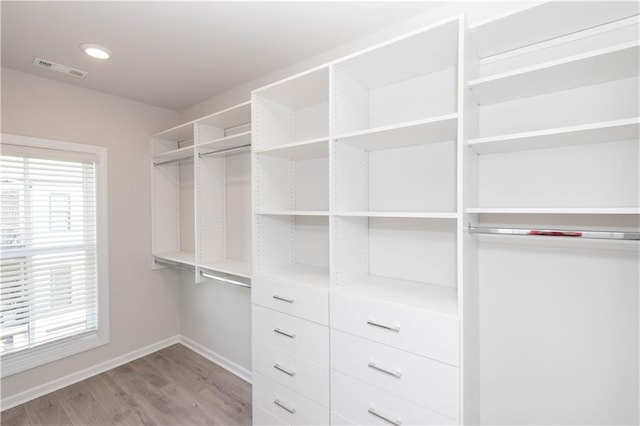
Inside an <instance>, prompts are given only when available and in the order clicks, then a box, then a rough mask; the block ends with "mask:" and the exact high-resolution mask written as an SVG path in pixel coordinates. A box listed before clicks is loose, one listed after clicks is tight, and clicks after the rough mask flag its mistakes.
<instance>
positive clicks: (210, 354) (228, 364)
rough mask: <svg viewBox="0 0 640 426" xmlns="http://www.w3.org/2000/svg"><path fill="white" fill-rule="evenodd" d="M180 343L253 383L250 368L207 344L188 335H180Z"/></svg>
mask: <svg viewBox="0 0 640 426" xmlns="http://www.w3.org/2000/svg"><path fill="white" fill-rule="evenodd" d="M180 343H182V344H183V345H184V346H186V347H187V348H189V349H191V350H192V351H194V352H195V353H197V354H200V355H202V356H203V357H205V358H207V359H208V360H209V361H211V362H213V363H214V364H218V365H219V366H220V367H222V368H224V369H225V370H227V371H229V372H230V373H233V374H235V375H236V376H238V377H239V378H241V379H242V380H244V381H245V382H247V383H251V378H252V374H251V371H250V370H247V369H246V368H244V367H242V366H241V365H239V364H236V363H235V362H233V361H231V360H230V359H228V358H225V357H223V356H222V355H220V354H219V353H217V352H214V351H212V350H211V349H209V348H207V347H205V346H202V345H201V344H200V343H198V342H196V341H194V340H191V339H189V338H188V337H185V336H180Z"/></svg>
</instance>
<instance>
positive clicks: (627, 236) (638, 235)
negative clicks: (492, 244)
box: [469, 224, 640, 240]
mask: <svg viewBox="0 0 640 426" xmlns="http://www.w3.org/2000/svg"><path fill="white" fill-rule="evenodd" d="M469 233H470V234H492V235H524V236H530V237H531V236H533V237H569V238H588V239H594V240H640V232H623V231H576V230H571V229H526V228H493V227H480V226H471V224H469Z"/></svg>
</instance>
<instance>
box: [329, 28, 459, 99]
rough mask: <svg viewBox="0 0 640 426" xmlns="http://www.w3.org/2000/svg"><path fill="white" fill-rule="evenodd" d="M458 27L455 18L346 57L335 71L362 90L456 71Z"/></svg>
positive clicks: (337, 65)
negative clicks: (447, 70) (450, 70)
mask: <svg viewBox="0 0 640 426" xmlns="http://www.w3.org/2000/svg"><path fill="white" fill-rule="evenodd" d="M458 23H459V19H458V18H457V17H456V18H454V19H451V18H448V19H445V20H443V21H440V22H436V23H434V24H433V25H431V26H429V27H428V28H424V29H422V30H419V31H416V32H413V33H410V34H407V35H404V36H401V37H398V38H395V39H392V40H390V41H388V42H385V43H381V44H379V45H377V46H373V47H371V48H369V49H366V50H365V51H363V52H362V53H358V54H355V55H352V56H349V57H346V58H345V59H344V60H342V61H341V62H339V63H337V64H336V69H337V70H339V71H340V72H343V73H344V74H346V75H347V76H349V77H350V78H351V79H353V80H354V81H355V82H357V83H358V84H359V85H361V86H362V87H365V88H367V89H374V88H377V87H383V86H388V85H390V84H394V83H398V82H401V81H405V80H409V79H412V78H415V77H418V76H421V75H427V74H431V73H433V72H436V71H441V70H444V69H447V68H451V67H455V66H456V65H457V63H458V55H457V53H458V46H457V43H458ZM417 52H419V54H418V53H417Z"/></svg>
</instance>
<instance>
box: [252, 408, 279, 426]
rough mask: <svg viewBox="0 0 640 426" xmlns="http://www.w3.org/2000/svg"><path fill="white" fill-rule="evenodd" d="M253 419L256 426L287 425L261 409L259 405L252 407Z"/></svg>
mask: <svg viewBox="0 0 640 426" xmlns="http://www.w3.org/2000/svg"><path fill="white" fill-rule="evenodd" d="M251 410H252V413H251V417H252V419H251V420H252V422H251V424H253V425H254V426H271V425H286V423H285V422H283V421H282V420H280V419H279V418H277V417H276V416H274V415H273V414H271V413H270V412H268V411H267V410H265V409H264V408H262V407H260V406H259V405H256V404H253V405H252V406H251Z"/></svg>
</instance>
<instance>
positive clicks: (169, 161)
mask: <svg viewBox="0 0 640 426" xmlns="http://www.w3.org/2000/svg"><path fill="white" fill-rule="evenodd" d="M182 160H191V161H193V157H180V158H174V159H172V160H166V161H160V162H157V163H155V162H154V163H153V167H155V166H161V165H163V164H169V163H175V162H176V161H182Z"/></svg>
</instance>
